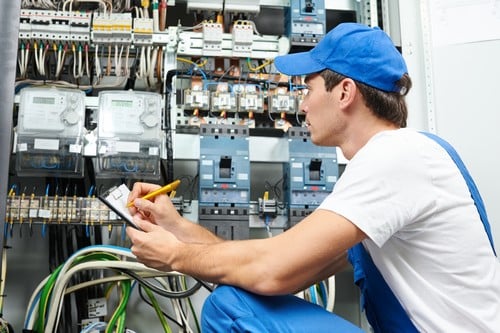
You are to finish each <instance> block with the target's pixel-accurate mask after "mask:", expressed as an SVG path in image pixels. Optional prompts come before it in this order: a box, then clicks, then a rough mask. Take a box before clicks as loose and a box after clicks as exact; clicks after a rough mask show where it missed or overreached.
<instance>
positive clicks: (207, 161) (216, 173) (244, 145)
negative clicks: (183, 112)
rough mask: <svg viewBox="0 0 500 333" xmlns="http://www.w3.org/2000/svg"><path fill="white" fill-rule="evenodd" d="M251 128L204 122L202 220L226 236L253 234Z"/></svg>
mask: <svg viewBox="0 0 500 333" xmlns="http://www.w3.org/2000/svg"><path fill="white" fill-rule="evenodd" d="M248 139H249V130H248V127H246V126H239V125H209V124H206V125H201V128H200V161H199V202H198V205H199V209H198V211H199V214H198V220H199V223H200V224H201V225H204V226H206V227H207V228H209V229H210V230H212V231H213V232H215V233H216V234H217V235H219V236H220V237H222V238H226V239H247V238H248V237H249V218H248V214H249V205H250V159H249V145H248Z"/></svg>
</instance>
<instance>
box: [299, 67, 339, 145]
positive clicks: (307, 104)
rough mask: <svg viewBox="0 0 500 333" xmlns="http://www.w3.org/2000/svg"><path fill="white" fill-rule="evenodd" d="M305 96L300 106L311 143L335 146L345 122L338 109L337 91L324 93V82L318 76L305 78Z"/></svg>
mask: <svg viewBox="0 0 500 333" xmlns="http://www.w3.org/2000/svg"><path fill="white" fill-rule="evenodd" d="M306 85H307V89H308V90H307V94H306V96H305V97H304V100H303V101H302V103H301V105H300V109H301V110H302V112H304V113H305V114H306V124H307V128H308V129H309V132H310V134H311V141H312V142H313V143H314V144H316V145H319V146H336V145H338V143H339V140H338V138H339V135H341V134H342V132H343V129H344V128H345V122H344V120H343V117H342V114H341V113H340V111H339V108H338V101H339V96H338V95H339V89H337V86H336V87H334V88H333V89H332V91H326V89H325V81H324V79H323V78H322V77H321V76H320V75H319V74H313V75H309V76H308V77H307V78H306Z"/></svg>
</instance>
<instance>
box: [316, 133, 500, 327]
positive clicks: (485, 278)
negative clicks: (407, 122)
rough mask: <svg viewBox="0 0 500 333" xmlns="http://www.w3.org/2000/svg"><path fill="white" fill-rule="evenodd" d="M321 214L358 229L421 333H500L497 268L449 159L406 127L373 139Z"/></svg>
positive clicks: (499, 264) (461, 180) (349, 167)
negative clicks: (329, 213) (340, 218)
mask: <svg viewBox="0 0 500 333" xmlns="http://www.w3.org/2000/svg"><path fill="white" fill-rule="evenodd" d="M319 209H326V210H330V211H334V212H335V213H337V214H340V215H342V216H344V217H345V218H347V219H348V220H350V221H351V222H352V223H354V224H355V225H356V226H357V227H359V228H360V229H361V230H363V231H364V232H365V233H366V234H367V236H368V239H367V240H365V241H363V244H364V246H365V248H366V249H367V250H368V252H369V253H370V255H371V257H372V259H373V261H374V263H375V264H376V266H377V268H378V269H379V271H380V273H381V274H382V276H383V277H384V279H385V280H386V282H387V284H388V285H389V286H390V287H391V289H392V291H393V293H394V294H395V296H396V297H397V298H398V300H399V301H400V303H401V305H402V306H403V308H404V309H405V310H406V312H407V313H408V315H409V317H410V319H411V320H412V322H413V323H414V325H415V326H416V328H417V329H418V330H419V331H421V332H454V333H457V332H466V333H471V332H482V333H484V332H500V262H499V261H498V259H497V258H496V257H495V256H494V255H493V251H492V249H491V246H490V243H489V241H488V238H487V235H486V232H485V230H484V227H483V224H482V223H481V220H480V218H479V214H478V212H477V208H476V207H475V206H474V202H473V200H472V198H471V196H470V192H469V189H468V187H467V184H466V182H465V180H464V178H463V177H462V175H461V174H460V171H459V169H458V168H457V166H456V165H455V163H454V162H453V161H452V159H451V158H450V157H449V155H448V153H447V152H446V151H445V150H444V149H443V148H442V147H441V146H440V145H439V144H438V143H436V142H434V141H433V140H432V139H429V138H428V137H426V136H424V135H422V134H421V133H418V132H417V131H415V130H412V129H399V130H393V131H385V132H381V133H378V134H377V135H375V136H374V137H373V138H371V139H370V141H369V142H368V143H367V144H366V145H365V146H364V147H363V148H362V149H361V150H359V151H358V153H357V154H356V155H355V156H354V157H353V158H352V159H351V160H350V161H349V163H348V165H347V167H346V169H345V171H344V173H343V174H342V176H341V177H340V179H339V181H338V182H337V184H336V185H335V188H334V189H333V192H332V193H331V194H330V195H329V196H328V197H327V198H326V199H325V200H324V202H323V203H322V204H321V205H320V207H319Z"/></svg>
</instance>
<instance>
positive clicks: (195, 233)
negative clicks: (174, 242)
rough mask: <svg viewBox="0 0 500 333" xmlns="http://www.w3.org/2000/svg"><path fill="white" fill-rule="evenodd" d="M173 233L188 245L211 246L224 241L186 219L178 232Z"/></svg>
mask: <svg viewBox="0 0 500 333" xmlns="http://www.w3.org/2000/svg"><path fill="white" fill-rule="evenodd" d="M172 232H173V233H174V235H175V236H176V237H177V238H178V239H179V240H181V241H183V242H186V243H201V244H210V243H218V242H221V241H222V239H221V238H219V237H217V236H216V235H215V234H214V233H213V232H211V231H210V230H208V229H206V228H205V227H203V226H201V225H199V224H197V223H194V222H191V221H190V220H188V219H185V218H182V220H181V222H180V223H178V224H177V228H176V230H172Z"/></svg>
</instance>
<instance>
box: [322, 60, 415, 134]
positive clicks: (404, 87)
mask: <svg viewBox="0 0 500 333" xmlns="http://www.w3.org/2000/svg"><path fill="white" fill-rule="evenodd" d="M320 75H321V77H322V78H323V79H324V80H325V88H326V90H327V91H331V90H332V89H333V87H335V86H336V85H337V84H339V83H340V81H342V80H343V79H345V78H347V77H346V76H344V75H342V74H339V73H337V72H334V71H332V70H329V69H325V70H324V71H322V72H321V73H320ZM354 82H355V83H356V86H357V87H358V89H359V91H360V92H361V95H363V97H364V99H365V104H366V106H367V107H368V108H370V109H371V110H372V112H373V113H374V114H375V115H376V116H377V117H379V118H381V119H385V120H388V121H390V122H391V123H393V124H395V125H397V126H399V127H406V121H407V118H408V107H407V105H406V100H405V96H406V95H407V94H408V92H409V91H410V88H411V85H412V83H411V78H410V76H409V75H408V74H404V75H403V77H401V79H400V80H399V81H398V82H397V85H398V86H399V87H400V92H387V91H383V90H380V89H377V88H373V87H371V86H368V85H366V84H364V83H361V82H359V81H356V80H354Z"/></svg>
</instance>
